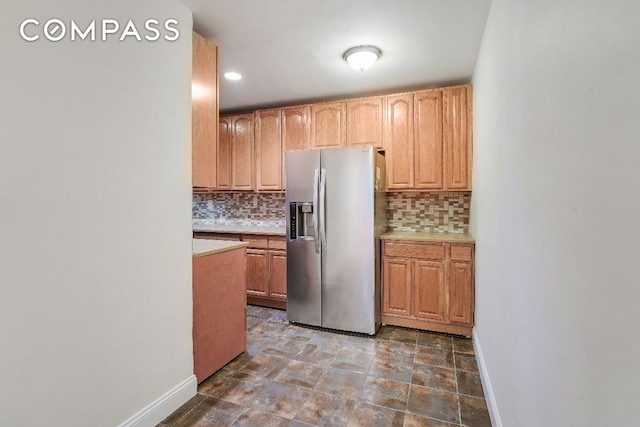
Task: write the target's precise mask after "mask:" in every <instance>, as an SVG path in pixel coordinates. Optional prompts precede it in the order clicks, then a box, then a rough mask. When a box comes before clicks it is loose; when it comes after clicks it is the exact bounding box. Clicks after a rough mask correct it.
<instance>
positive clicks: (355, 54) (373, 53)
mask: <svg viewBox="0 0 640 427" xmlns="http://www.w3.org/2000/svg"><path fill="white" fill-rule="evenodd" d="M381 54H382V52H380V49H378V48H377V47H375V46H370V45H363V46H355V47H352V48H351V49H347V51H346V52H345V53H344V55H342V57H343V58H344V60H345V61H347V62H348V63H349V65H351V66H352V67H353V68H355V69H356V70H359V71H364V70H367V69H369V68H371V66H372V65H373V64H375V62H376V61H377V60H378V58H379V57H380V55H381Z"/></svg>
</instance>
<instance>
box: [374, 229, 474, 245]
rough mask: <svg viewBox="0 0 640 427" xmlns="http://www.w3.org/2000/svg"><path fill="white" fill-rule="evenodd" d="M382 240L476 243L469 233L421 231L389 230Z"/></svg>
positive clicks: (381, 237)
mask: <svg viewBox="0 0 640 427" xmlns="http://www.w3.org/2000/svg"><path fill="white" fill-rule="evenodd" d="M380 239H382V240H405V241H413V242H420V241H422V242H445V243H467V244H475V243H476V241H475V239H474V238H473V236H472V235H470V234H469V233H428V232H420V231H416V232H414V231H388V232H386V233H384V234H382V235H380Z"/></svg>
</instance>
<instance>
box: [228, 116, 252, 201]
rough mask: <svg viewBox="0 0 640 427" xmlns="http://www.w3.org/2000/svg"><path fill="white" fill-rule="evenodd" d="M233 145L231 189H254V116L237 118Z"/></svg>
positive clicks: (235, 118)
mask: <svg viewBox="0 0 640 427" xmlns="http://www.w3.org/2000/svg"><path fill="white" fill-rule="evenodd" d="M232 134H233V141H232V145H231V189H232V190H251V189H253V114H243V115H239V116H235V117H234V119H233V130H232Z"/></svg>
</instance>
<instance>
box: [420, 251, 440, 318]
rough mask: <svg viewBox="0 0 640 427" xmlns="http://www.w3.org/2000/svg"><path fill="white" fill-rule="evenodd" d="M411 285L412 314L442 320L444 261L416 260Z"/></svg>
mask: <svg viewBox="0 0 640 427" xmlns="http://www.w3.org/2000/svg"><path fill="white" fill-rule="evenodd" d="M413 286H414V288H413V314H414V316H416V317H418V318H422V319H429V320H435V321H440V322H444V321H445V320H446V318H445V295H446V294H445V286H444V261H416V262H415V267H414V280H413Z"/></svg>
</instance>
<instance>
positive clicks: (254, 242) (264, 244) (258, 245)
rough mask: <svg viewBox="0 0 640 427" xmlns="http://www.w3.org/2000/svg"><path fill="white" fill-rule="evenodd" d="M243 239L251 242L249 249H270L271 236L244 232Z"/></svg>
mask: <svg viewBox="0 0 640 427" xmlns="http://www.w3.org/2000/svg"><path fill="white" fill-rule="evenodd" d="M242 241H243V242H247V243H249V249H268V248H269V237H268V236H262V235H257V234H243V235H242Z"/></svg>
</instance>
